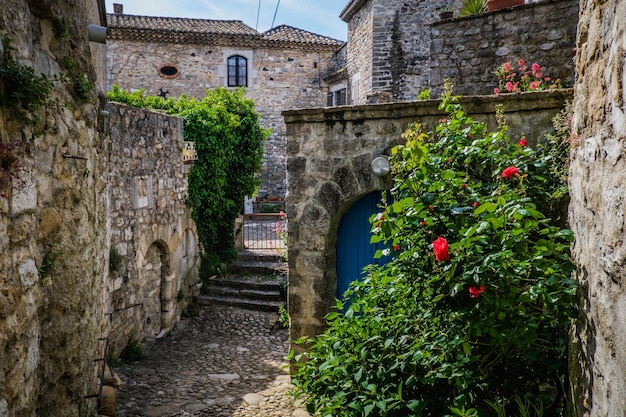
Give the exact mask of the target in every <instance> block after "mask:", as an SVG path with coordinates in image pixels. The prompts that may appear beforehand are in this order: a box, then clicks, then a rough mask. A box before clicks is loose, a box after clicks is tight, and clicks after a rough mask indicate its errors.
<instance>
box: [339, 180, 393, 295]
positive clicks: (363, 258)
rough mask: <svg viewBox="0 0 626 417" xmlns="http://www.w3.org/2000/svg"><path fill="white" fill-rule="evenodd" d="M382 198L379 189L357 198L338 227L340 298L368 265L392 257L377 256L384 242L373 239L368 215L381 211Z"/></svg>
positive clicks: (380, 262) (382, 261)
mask: <svg viewBox="0 0 626 417" xmlns="http://www.w3.org/2000/svg"><path fill="white" fill-rule="evenodd" d="M381 199H382V193H381V192H380V191H374V192H372V193H369V194H367V195H365V196H363V197H361V198H360V199H359V200H357V201H356V202H355V203H354V204H353V205H352V207H350V208H349V209H348V211H347V212H346V214H344V215H343V217H342V218H341V222H340V223H339V228H338V230H337V246H336V250H337V294H336V296H337V298H338V299H340V300H341V299H343V294H344V293H345V291H346V290H347V289H348V287H349V285H350V283H351V282H352V281H355V280H357V279H360V278H361V277H362V276H363V268H364V267H365V266H367V265H371V264H376V265H384V264H385V263H386V262H387V261H388V260H389V258H388V257H386V256H382V257H380V258H374V254H375V253H376V251H377V250H378V249H384V247H385V246H384V245H383V243H382V242H379V243H375V244H372V243H370V237H371V232H370V230H371V227H372V225H371V224H370V222H369V218H370V217H371V216H372V214H375V213H378V212H380V208H379V207H378V204H380V202H381Z"/></svg>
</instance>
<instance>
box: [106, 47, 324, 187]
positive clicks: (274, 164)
mask: <svg viewBox="0 0 626 417" xmlns="http://www.w3.org/2000/svg"><path fill="white" fill-rule="evenodd" d="M234 54H239V55H243V56H245V57H247V59H248V65H249V85H248V93H247V96H248V97H250V98H251V99H253V100H254V101H255V103H256V109H257V111H258V112H259V113H260V114H261V116H262V122H261V124H262V126H263V127H264V128H271V129H272V134H271V136H270V137H269V138H268V139H267V141H266V143H265V156H264V162H263V166H262V170H261V176H262V181H263V184H262V186H261V189H260V190H259V195H261V196H265V195H277V196H280V197H284V195H285V192H286V182H285V170H286V162H285V138H284V132H285V125H284V122H283V120H282V117H281V116H280V112H281V111H283V110H286V109H296V108H303V107H312V106H313V107H318V106H323V105H325V103H326V94H325V91H324V88H323V87H324V85H323V82H322V72H323V71H325V69H326V68H329V67H330V65H331V59H332V55H333V52H332V51H330V50H328V48H327V47H326V50H325V51H324V50H323V48H322V50H321V51H319V52H318V51H311V50H300V49H288V48H286V49H278V48H277V49H272V48H265V49H262V48H259V49H250V50H246V49H242V48H228V47H225V46H220V45H201V44H173V43H171V44H168V43H150V42H137V41H129V40H110V41H109V45H108V51H107V57H108V59H107V66H108V71H109V72H108V85H109V88H110V86H111V85H112V84H117V85H119V86H121V87H122V88H124V89H127V90H133V89H140V88H145V89H146V93H147V94H150V95H158V94H159V93H160V92H168V95H167V97H179V96H180V95H182V94H186V95H188V96H192V97H203V96H204V95H205V91H206V90H207V89H212V88H216V87H224V86H225V85H226V84H227V83H226V78H225V75H226V60H227V58H228V57H229V56H231V55H234ZM168 63H169V64H174V65H175V66H176V67H177V68H178V70H179V76H178V77H177V78H171V79H168V78H163V77H161V76H159V73H158V70H159V68H161V66H163V65H165V64H168Z"/></svg>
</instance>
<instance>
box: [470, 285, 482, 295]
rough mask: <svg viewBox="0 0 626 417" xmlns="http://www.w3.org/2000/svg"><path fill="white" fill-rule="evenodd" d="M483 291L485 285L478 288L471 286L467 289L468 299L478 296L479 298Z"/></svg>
mask: <svg viewBox="0 0 626 417" xmlns="http://www.w3.org/2000/svg"><path fill="white" fill-rule="evenodd" d="M483 291H485V285H484V284H483V285H481V286H480V288H477V287H474V286H471V287H469V293H470V297H472V298H478V296H480V294H482V292H483Z"/></svg>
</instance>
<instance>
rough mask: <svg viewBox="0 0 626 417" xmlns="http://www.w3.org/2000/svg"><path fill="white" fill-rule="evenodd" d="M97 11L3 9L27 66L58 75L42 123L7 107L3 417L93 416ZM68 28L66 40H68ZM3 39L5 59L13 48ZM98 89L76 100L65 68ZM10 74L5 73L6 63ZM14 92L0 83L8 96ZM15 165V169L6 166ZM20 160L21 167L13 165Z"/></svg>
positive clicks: (75, 4)
mask: <svg viewBox="0 0 626 417" xmlns="http://www.w3.org/2000/svg"><path fill="white" fill-rule="evenodd" d="M103 7H104V5H103V2H99V1H87V0H76V1H72V2H66V1H60V2H59V1H56V0H54V1H53V0H40V1H28V0H5V1H3V2H2V13H0V34H2V35H7V36H8V37H9V38H10V39H11V40H12V43H13V46H14V48H15V51H14V56H15V59H16V60H17V62H18V63H20V64H22V65H27V66H29V67H32V68H33V70H34V71H33V72H34V74H37V75H39V74H41V73H43V74H45V75H46V76H47V77H48V78H49V79H53V78H54V77H57V78H58V80H57V81H54V82H53V88H52V90H51V92H50V94H49V95H48V96H47V98H46V104H45V105H44V106H43V107H42V108H41V109H40V110H39V111H38V119H37V120H38V121H37V122H36V123H35V124H34V125H29V124H26V123H24V120H23V119H21V118H20V117H19V116H17V115H16V113H14V112H13V111H11V110H10V105H12V104H15V102H14V101H13V102H12V103H9V105H0V149H1V150H0V155H1V156H0V161H1V162H0V175H1V176H2V180H0V277H1V278H0V415H1V416H3V417H34V416H49V417H78V416H85V415H93V414H94V412H95V408H96V399H95V398H85V396H89V395H92V394H97V388H98V385H97V378H96V372H97V369H96V364H95V362H94V360H95V359H97V358H100V357H102V355H103V354H104V343H103V342H102V341H99V340H98V339H99V338H100V337H102V336H103V329H102V322H103V318H104V298H105V296H104V290H105V289H104V277H105V275H106V270H105V268H106V260H107V258H108V251H107V250H106V249H105V248H107V247H108V230H107V221H106V219H107V206H108V205H107V198H108V197H107V193H106V181H107V165H106V163H107V159H108V155H107V153H106V149H105V146H104V143H105V134H104V133H103V132H104V131H105V124H106V119H104V118H103V117H101V116H100V110H102V108H101V104H100V102H99V100H98V96H97V90H98V89H99V90H102V91H103V90H104V84H105V80H104V78H103V74H104V60H105V55H104V53H105V46H104V45H101V44H95V43H90V42H89V41H88V36H87V28H86V26H87V24H88V23H91V24H95V25H105V24H106V21H105V19H104V9H103ZM60 29H63V30H60ZM7 46H8V45H7V44H6V43H5V42H3V41H0V50H4V49H5V48H7ZM64 58H65V59H67V58H71V60H72V61H73V62H74V63H75V64H76V69H77V71H78V72H79V73H80V74H82V75H84V76H86V77H87V78H88V79H89V80H90V81H92V82H94V83H95V86H96V87H95V88H94V89H93V90H90V91H89V94H88V97H85V98H84V99H83V98H75V97H73V96H72V93H73V85H72V84H70V83H67V82H65V81H63V77H61V74H62V73H63V72H65V71H66V70H64V69H63V68H62V67H61V64H60V61H61V60H62V59H64ZM0 65H3V64H2V63H0ZM10 87H15V86H14V85H4V84H3V82H2V80H1V79H0V94H1V93H6V92H7V91H8V89H9V88H10ZM7 158H8V159H7ZM12 158H15V161H14V165H12V166H8V164H7V161H8V160H10V159H12Z"/></svg>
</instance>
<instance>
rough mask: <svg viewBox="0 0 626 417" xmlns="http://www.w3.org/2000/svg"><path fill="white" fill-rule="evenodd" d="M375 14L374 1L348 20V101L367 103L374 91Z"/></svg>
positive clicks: (356, 103) (369, 0)
mask: <svg viewBox="0 0 626 417" xmlns="http://www.w3.org/2000/svg"><path fill="white" fill-rule="evenodd" d="M373 31H374V16H373V15H372V1H371V0H368V1H367V2H366V4H365V5H364V6H363V7H362V8H361V9H360V10H359V11H358V12H357V13H356V14H355V15H354V16H352V17H351V18H350V19H349V20H348V42H347V47H346V56H347V60H346V64H347V67H346V68H347V71H348V77H349V86H350V87H349V91H348V98H349V100H348V103H350V104H355V105H358V104H365V101H366V96H367V94H370V93H371V91H372V72H373V69H374V67H373V62H372V50H373V48H374V32H373Z"/></svg>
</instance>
